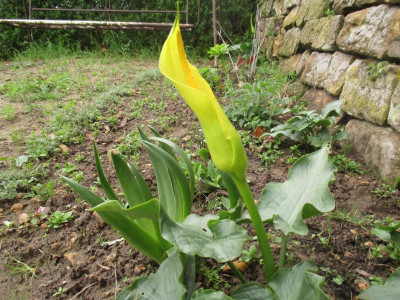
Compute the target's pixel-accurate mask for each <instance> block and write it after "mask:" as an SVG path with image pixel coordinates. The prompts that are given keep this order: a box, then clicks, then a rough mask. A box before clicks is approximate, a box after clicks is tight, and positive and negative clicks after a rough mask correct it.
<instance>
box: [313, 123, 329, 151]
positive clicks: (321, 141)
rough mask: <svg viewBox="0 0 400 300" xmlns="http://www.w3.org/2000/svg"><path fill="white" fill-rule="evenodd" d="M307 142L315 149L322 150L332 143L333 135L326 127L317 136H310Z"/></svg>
mask: <svg viewBox="0 0 400 300" xmlns="http://www.w3.org/2000/svg"><path fill="white" fill-rule="evenodd" d="M307 140H308V141H309V142H310V144H311V145H312V146H314V147H315V148H321V147H323V146H325V145H327V144H329V143H330V142H331V141H332V135H331V133H330V132H329V128H328V127H325V128H323V129H322V130H321V131H320V132H319V133H318V134H317V135H316V136H308V137H307Z"/></svg>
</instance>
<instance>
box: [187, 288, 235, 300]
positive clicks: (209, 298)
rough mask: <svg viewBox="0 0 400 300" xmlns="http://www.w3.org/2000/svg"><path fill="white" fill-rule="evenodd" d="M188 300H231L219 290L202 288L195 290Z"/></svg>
mask: <svg viewBox="0 0 400 300" xmlns="http://www.w3.org/2000/svg"><path fill="white" fill-rule="evenodd" d="M190 300H232V298H231V297H229V296H227V295H225V294H224V293H223V292H221V291H216V290H204V289H203V288H201V289H198V290H197V291H195V292H194V293H193V295H192V297H191V298H190Z"/></svg>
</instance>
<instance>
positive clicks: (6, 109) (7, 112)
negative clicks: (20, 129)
mask: <svg viewBox="0 0 400 300" xmlns="http://www.w3.org/2000/svg"><path fill="white" fill-rule="evenodd" d="M0 93H1V87H0ZM0 116H5V118H6V120H7V121H11V120H13V119H15V118H16V117H17V114H16V113H15V108H14V106H12V105H11V104H7V105H4V106H3V107H0Z"/></svg>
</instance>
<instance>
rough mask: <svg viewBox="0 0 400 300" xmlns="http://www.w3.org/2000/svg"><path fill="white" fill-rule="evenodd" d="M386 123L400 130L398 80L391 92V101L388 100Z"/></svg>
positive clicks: (399, 86) (399, 88)
mask: <svg viewBox="0 0 400 300" xmlns="http://www.w3.org/2000/svg"><path fill="white" fill-rule="evenodd" d="M399 76H400V74H399ZM388 123H389V125H390V126H392V127H393V128H394V129H396V130H397V131H398V132H400V82H398V83H397V86H396V88H395V90H394V92H393V94H392V101H390V110H389V116H388Z"/></svg>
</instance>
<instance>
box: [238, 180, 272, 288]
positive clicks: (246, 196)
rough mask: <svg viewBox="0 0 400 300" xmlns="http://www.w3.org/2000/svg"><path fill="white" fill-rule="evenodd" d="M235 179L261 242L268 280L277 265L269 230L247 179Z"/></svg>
mask: <svg viewBox="0 0 400 300" xmlns="http://www.w3.org/2000/svg"><path fill="white" fill-rule="evenodd" d="M234 181H235V183H236V186H237V188H238V190H239V192H240V194H241V195H242V198H243V201H244V204H245V205H246V208H247V211H248V212H249V215H250V218H251V222H252V223H253V226H254V230H255V231H256V235H257V239H258V243H259V244H260V250H261V256H262V259H263V261H264V270H265V277H266V280H267V282H268V281H269V280H270V279H271V277H272V275H274V273H275V265H274V259H273V257H272V252H271V248H270V246H269V241H268V237H267V232H266V231H265V228H264V223H263V222H262V220H261V216H260V213H259V211H258V209H257V206H256V203H255V202H254V198H253V194H252V193H251V191H250V187H249V185H248V184H247V181H246V179H243V180H240V179H238V178H234Z"/></svg>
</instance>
